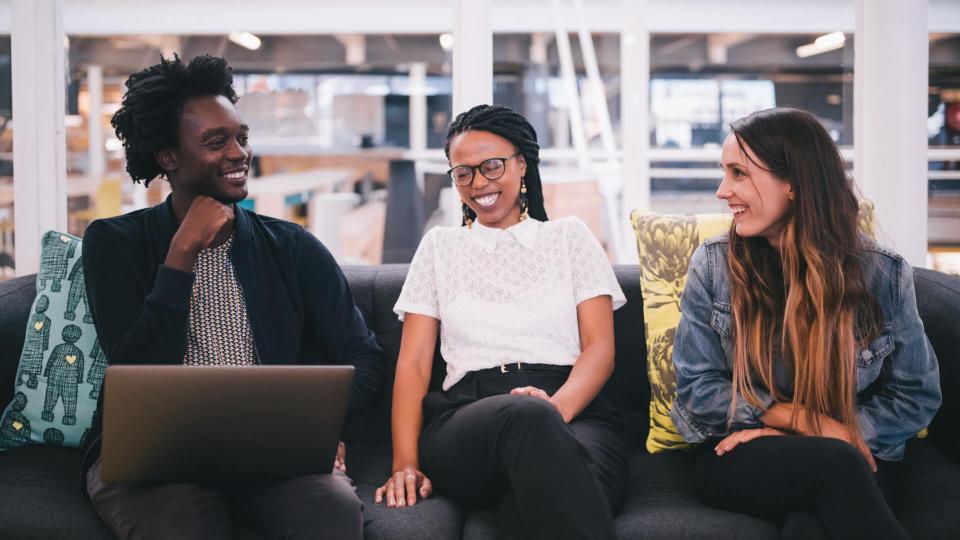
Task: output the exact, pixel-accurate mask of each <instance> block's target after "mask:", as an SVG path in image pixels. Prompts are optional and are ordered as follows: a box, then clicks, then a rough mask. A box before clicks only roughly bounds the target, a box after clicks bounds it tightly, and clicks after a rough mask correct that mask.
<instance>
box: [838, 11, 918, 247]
mask: <svg viewBox="0 0 960 540" xmlns="http://www.w3.org/2000/svg"><path fill="white" fill-rule="evenodd" d="M927 25H928V21H927V0H913V1H910V2H904V1H903V0H857V1H856V33H855V34H854V39H853V41H854V47H855V49H854V70H853V72H854V84H853V95H854V105H853V107H854V108H853V121H854V132H853V137H854V178H855V179H856V181H857V183H858V184H859V186H860V188H861V190H862V191H863V194H864V196H865V197H866V198H868V199H870V200H871V201H873V202H874V204H875V205H876V208H877V224H878V225H879V231H878V233H879V234H878V237H879V238H880V239H881V241H883V242H884V243H888V242H889V243H890V244H891V247H892V248H893V249H895V250H896V251H897V252H899V253H900V254H901V255H903V257H904V258H905V259H906V260H907V261H908V262H909V263H910V264H912V265H914V266H926V264H927V262H926V261H927V157H926V152H927V132H926V119H927V82H928V64H929V61H928V57H929V50H928V41H927V40H928V37H927ZM891 74H894V75H893V76H891Z"/></svg>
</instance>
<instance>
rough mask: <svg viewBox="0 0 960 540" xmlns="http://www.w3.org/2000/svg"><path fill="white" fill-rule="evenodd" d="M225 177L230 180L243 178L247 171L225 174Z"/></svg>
mask: <svg viewBox="0 0 960 540" xmlns="http://www.w3.org/2000/svg"><path fill="white" fill-rule="evenodd" d="M223 177H224V178H229V179H230V180H242V179H243V178H246V177H247V171H237V172H232V173H229V174H225V175H223Z"/></svg>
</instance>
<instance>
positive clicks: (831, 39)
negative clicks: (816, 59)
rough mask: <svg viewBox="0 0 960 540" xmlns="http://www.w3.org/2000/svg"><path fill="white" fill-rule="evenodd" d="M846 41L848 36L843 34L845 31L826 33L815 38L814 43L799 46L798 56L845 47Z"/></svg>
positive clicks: (802, 56)
mask: <svg viewBox="0 0 960 540" xmlns="http://www.w3.org/2000/svg"><path fill="white" fill-rule="evenodd" d="M846 41H847V38H846V36H844V35H843V32H831V33H829V34H824V35H822V36H820V37H818V38H817V39H815V40H814V41H813V43H807V44H806V45H801V46H799V47H797V56H799V57H800V58H807V57H810V56H814V55H817V54H821V53H825V52H828V51H834V50H837V49H840V48H843V45H844V43H846Z"/></svg>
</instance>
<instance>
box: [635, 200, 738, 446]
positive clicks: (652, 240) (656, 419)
mask: <svg viewBox="0 0 960 540" xmlns="http://www.w3.org/2000/svg"><path fill="white" fill-rule="evenodd" d="M730 219H731V218H730V216H729V215H723V214H701V215H695V216H687V215H664V214H656V213H653V212H641V211H639V210H634V211H633V213H631V214H630V222H631V223H632V224H633V228H634V232H635V233H636V236H637V251H638V254H639V256H640V283H641V287H642V290H643V320H644V322H645V323H646V324H645V325H644V327H643V328H644V331H645V333H646V338H647V370H648V371H647V377H648V379H649V381H650V433H649V435H648V436H647V451H648V452H661V451H664V450H673V449H679V448H687V444H686V442H685V441H684V440H683V437H681V436H680V433H678V432H677V428H676V427H674V425H673V421H672V420H670V408H671V407H672V406H673V398H674V396H675V395H676V393H677V377H676V374H675V373H674V369H673V339H674V337H675V336H676V333H677V325H678V324H679V322H680V294H681V293H682V292H683V287H684V285H685V284H686V282H687V268H688V267H689V265H690V257H691V256H692V255H693V252H694V250H696V249H697V246H699V245H700V244H701V243H703V241H705V240H706V239H708V238H710V237H713V236H716V235H718V234H720V233H722V232H724V231H725V230H728V229H729V228H730Z"/></svg>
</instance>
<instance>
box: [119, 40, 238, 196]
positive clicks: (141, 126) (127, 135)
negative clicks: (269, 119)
mask: <svg viewBox="0 0 960 540" xmlns="http://www.w3.org/2000/svg"><path fill="white" fill-rule="evenodd" d="M126 87H127V91H126V93H125V94H124V95H123V102H122V103H121V105H120V109H119V110H117V112H116V114H114V115H113V118H112V119H111V120H110V124H111V125H112V126H113V128H114V130H116V132H117V137H118V138H119V139H120V141H121V142H122V143H123V150H124V152H125V153H126V158H127V172H128V173H129V174H130V177H131V178H132V179H133V181H134V182H135V183H140V182H141V181H143V183H144V185H147V186H149V185H150V182H151V181H152V180H153V179H154V178H156V177H158V176H160V175H162V174H164V170H163V168H162V167H160V164H159V163H157V160H156V157H155V155H156V153H157V152H159V151H160V150H163V149H164V148H172V147H176V146H177V145H178V144H179V138H178V135H177V128H178V127H179V125H180V118H181V116H182V114H183V106H184V103H186V101H187V100H188V99H190V98H193V97H200V96H223V97H225V98H227V99H229V100H230V102H231V103H236V102H237V93H236V92H235V91H234V89H233V73H232V70H231V69H230V66H229V65H227V61H226V60H224V59H223V58H218V57H215V56H210V55H203V56H197V57H195V58H193V59H192V60H190V62H189V63H184V62H183V61H182V60H180V57H179V56H177V55H176V54H174V55H173V59H172V60H168V59H166V58H164V57H163V56H161V57H160V63H159V64H155V65H152V66H150V67H148V68H146V69H144V70H143V71H141V72H139V73H134V74H133V75H131V76H130V78H129V79H127V82H126Z"/></svg>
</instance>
